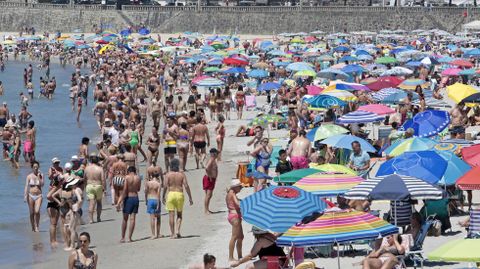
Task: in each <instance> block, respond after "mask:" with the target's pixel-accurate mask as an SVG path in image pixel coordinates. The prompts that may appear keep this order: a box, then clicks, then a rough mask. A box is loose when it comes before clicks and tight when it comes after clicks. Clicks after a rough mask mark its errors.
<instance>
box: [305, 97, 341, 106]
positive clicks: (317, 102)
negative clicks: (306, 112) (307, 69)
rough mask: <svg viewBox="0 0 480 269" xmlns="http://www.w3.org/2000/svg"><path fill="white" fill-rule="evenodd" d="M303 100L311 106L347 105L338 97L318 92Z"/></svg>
mask: <svg viewBox="0 0 480 269" xmlns="http://www.w3.org/2000/svg"><path fill="white" fill-rule="evenodd" d="M305 102H306V103H307V104H308V105H309V106H310V107H313V108H333V107H344V106H346V105H347V103H345V102H344V101H342V100H340V99H338V98H337V97H334V96H330V95H326V94H320V95H317V96H314V97H310V98H307V99H306V100H305Z"/></svg>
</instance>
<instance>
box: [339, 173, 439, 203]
mask: <svg viewBox="0 0 480 269" xmlns="http://www.w3.org/2000/svg"><path fill="white" fill-rule="evenodd" d="M344 197H345V198H346V199H353V200H369V199H372V200H390V201H399V200H405V199H412V200H439V199H442V197H443V192H442V190H440V189H438V188H436V187H434V186H432V185H430V184H428V183H427V182H425V181H423V180H421V179H418V178H414V177H409V176H404V175H387V176H381V177H374V178H369V179H367V180H365V181H363V182H362V183H360V184H358V185H357V186H355V187H353V188H352V189H351V190H349V191H348V192H346V193H345V195H344Z"/></svg>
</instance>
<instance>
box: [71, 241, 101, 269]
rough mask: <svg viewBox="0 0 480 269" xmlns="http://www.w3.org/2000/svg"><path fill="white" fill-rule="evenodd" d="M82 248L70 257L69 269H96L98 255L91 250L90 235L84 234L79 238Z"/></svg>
mask: <svg viewBox="0 0 480 269" xmlns="http://www.w3.org/2000/svg"><path fill="white" fill-rule="evenodd" d="M78 242H79V243H80V247H79V248H78V249H75V250H74V251H73V252H72V253H71V254H70V256H69V257H68V269H79V268H82V269H83V268H85V269H96V268H97V262H98V255H97V254H96V253H95V252H93V251H91V250H89V249H88V247H89V246H90V234H89V233H87V232H83V233H81V234H80V236H79V237H78Z"/></svg>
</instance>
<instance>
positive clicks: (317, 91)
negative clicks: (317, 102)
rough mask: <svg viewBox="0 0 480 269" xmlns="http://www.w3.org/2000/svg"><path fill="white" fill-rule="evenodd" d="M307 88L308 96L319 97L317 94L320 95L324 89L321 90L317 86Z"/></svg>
mask: <svg viewBox="0 0 480 269" xmlns="http://www.w3.org/2000/svg"><path fill="white" fill-rule="evenodd" d="M305 88H307V94H308V95H317V94H320V93H321V92H322V91H323V88H320V87H318V86H315V85H308V86H307V87H305Z"/></svg>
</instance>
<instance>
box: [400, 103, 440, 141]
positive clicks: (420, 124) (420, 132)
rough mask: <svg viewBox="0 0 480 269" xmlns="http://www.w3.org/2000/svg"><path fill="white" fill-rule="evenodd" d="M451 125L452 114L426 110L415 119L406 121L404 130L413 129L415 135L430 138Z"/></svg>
mask: <svg viewBox="0 0 480 269" xmlns="http://www.w3.org/2000/svg"><path fill="white" fill-rule="evenodd" d="M448 124H450V114H448V111H443V110H426V111H424V112H420V113H417V114H416V115H415V116H414V117H413V119H410V120H408V121H406V122H405V123H404V124H403V126H402V128H403V129H404V130H407V129H408V128H413V130H414V135H415V136H419V137H430V136H434V135H436V134H438V133H440V132H442V131H443V130H444V129H445V128H447V127H448Z"/></svg>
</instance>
